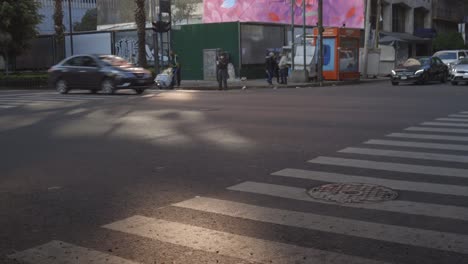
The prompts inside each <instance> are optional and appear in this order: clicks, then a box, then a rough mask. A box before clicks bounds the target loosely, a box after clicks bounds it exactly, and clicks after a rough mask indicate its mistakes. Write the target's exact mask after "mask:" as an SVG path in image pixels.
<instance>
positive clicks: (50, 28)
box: [36, 0, 97, 34]
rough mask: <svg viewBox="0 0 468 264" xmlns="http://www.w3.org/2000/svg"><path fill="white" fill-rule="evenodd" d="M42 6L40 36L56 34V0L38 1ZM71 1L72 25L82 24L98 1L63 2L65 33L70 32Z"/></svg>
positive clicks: (40, 10) (65, 0) (74, 0)
mask: <svg viewBox="0 0 468 264" xmlns="http://www.w3.org/2000/svg"><path fill="white" fill-rule="evenodd" d="M36 1H37V2H39V3H40V4H41V8H40V9H39V13H40V14H41V15H43V19H42V23H41V24H39V25H38V26H37V27H38V30H39V34H54V33H55V29H54V18H53V16H54V8H55V7H54V6H55V0H36ZM69 1H71V8H72V12H71V13H72V23H75V22H81V19H82V18H83V16H84V14H86V11H88V10H89V9H93V8H96V1H97V0H64V1H63V25H64V26H65V29H66V30H65V31H66V32H68V31H69V27H70V26H69V25H70V23H69V14H68V10H69V9H68V3H69Z"/></svg>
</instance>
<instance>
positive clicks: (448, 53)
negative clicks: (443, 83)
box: [433, 50, 468, 69]
mask: <svg viewBox="0 0 468 264" xmlns="http://www.w3.org/2000/svg"><path fill="white" fill-rule="evenodd" d="M433 56H434V57H438V58H439V59H441V60H442V61H443V62H444V63H445V65H447V66H448V67H449V69H450V67H451V66H452V64H453V63H455V62H456V61H458V60H459V59H463V58H468V50H441V51H438V52H436V53H434V55H433Z"/></svg>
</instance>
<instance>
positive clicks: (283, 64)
mask: <svg viewBox="0 0 468 264" xmlns="http://www.w3.org/2000/svg"><path fill="white" fill-rule="evenodd" d="M278 67H279V71H280V79H281V80H280V82H279V83H281V84H288V71H289V69H288V56H286V53H284V52H283V53H282V54H281V59H280V61H279V63H278Z"/></svg>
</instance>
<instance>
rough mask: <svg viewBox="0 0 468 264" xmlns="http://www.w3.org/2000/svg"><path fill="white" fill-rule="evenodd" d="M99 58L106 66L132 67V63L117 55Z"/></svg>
mask: <svg viewBox="0 0 468 264" xmlns="http://www.w3.org/2000/svg"><path fill="white" fill-rule="evenodd" d="M99 59H100V60H101V61H102V62H104V64H106V65H107V66H114V67H123V68H128V67H132V66H133V64H131V63H130V62H128V61H126V60H125V59H123V58H121V57H117V56H99Z"/></svg>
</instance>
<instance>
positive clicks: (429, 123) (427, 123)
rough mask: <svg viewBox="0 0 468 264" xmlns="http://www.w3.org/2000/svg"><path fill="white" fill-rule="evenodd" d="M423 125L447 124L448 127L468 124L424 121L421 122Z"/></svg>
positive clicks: (467, 125) (466, 125)
mask: <svg viewBox="0 0 468 264" xmlns="http://www.w3.org/2000/svg"><path fill="white" fill-rule="evenodd" d="M421 125H423V126H448V127H451V126H452V127H468V124H457V123H447V122H424V123H421Z"/></svg>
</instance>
